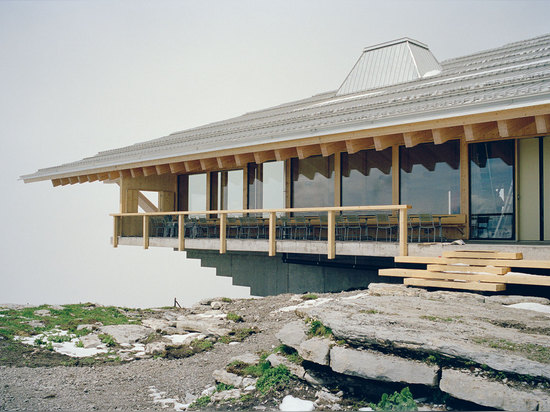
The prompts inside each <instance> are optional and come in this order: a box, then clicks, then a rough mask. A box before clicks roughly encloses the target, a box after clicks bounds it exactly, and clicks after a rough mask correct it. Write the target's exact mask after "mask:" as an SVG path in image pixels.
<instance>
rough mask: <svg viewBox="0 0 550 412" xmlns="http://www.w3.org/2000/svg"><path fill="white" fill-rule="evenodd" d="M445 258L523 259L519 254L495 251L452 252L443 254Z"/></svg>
mask: <svg viewBox="0 0 550 412" xmlns="http://www.w3.org/2000/svg"><path fill="white" fill-rule="evenodd" d="M443 257H445V258H469V259H513V260H518V259H523V253H521V252H498V251H496V250H454V251H452V252H443Z"/></svg>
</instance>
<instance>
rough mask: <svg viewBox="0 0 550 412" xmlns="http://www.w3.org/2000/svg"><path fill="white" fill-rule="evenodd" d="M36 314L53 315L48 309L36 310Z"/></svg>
mask: <svg viewBox="0 0 550 412" xmlns="http://www.w3.org/2000/svg"><path fill="white" fill-rule="evenodd" d="M34 314H35V315H36V316H51V315H52V313H51V312H50V311H49V310H48V309H39V310H35V311H34Z"/></svg>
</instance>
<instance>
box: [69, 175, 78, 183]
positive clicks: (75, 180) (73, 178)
mask: <svg viewBox="0 0 550 412" xmlns="http://www.w3.org/2000/svg"><path fill="white" fill-rule="evenodd" d="M76 183H78V177H76V176H72V177H69V184H71V185H74V184H76Z"/></svg>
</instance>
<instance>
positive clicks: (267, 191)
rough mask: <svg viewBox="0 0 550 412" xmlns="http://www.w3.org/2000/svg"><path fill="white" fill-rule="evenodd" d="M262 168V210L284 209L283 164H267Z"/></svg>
mask: <svg viewBox="0 0 550 412" xmlns="http://www.w3.org/2000/svg"><path fill="white" fill-rule="evenodd" d="M262 166H263V176H262V177H263V190H262V192H263V193H262V201H263V206H262V207H263V208H264V209H283V208H284V207H285V189H284V187H285V162H268V163H264V164H263V165H262Z"/></svg>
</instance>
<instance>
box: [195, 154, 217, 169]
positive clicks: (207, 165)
mask: <svg viewBox="0 0 550 412" xmlns="http://www.w3.org/2000/svg"><path fill="white" fill-rule="evenodd" d="M199 162H200V164H201V168H202V170H208V171H210V170H214V169H217V168H218V161H217V160H216V158H215V157H214V158H210V159H200V160H199Z"/></svg>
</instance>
